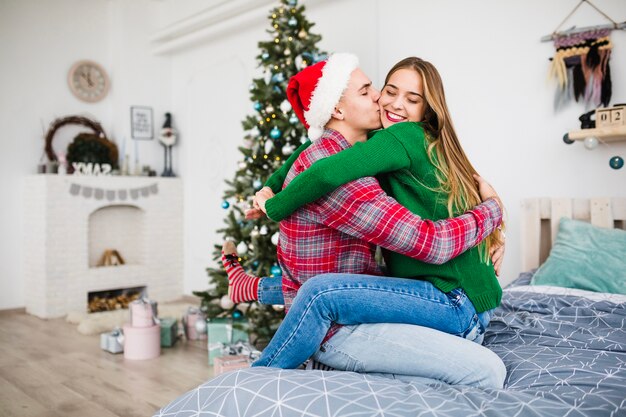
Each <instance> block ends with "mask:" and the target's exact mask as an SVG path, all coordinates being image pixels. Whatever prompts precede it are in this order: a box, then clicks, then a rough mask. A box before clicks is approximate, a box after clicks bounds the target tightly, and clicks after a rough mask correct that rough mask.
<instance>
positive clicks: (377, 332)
mask: <svg viewBox="0 0 626 417" xmlns="http://www.w3.org/2000/svg"><path fill="white" fill-rule="evenodd" d="M313 359H315V360H316V361H318V362H321V363H323V364H325V365H328V366H331V367H333V368H335V369H339V370H344V371H354V372H361V373H363V372H367V373H370V374H377V375H380V376H384V377H388V378H393V379H399V380H402V381H405V382H425V383H429V384H432V383H439V382H444V383H447V384H450V385H472V386H475V387H479V388H498V389H499V388H502V386H503V384H504V379H505V377H506V367H505V366H504V363H503V362H502V359H500V357H499V356H498V355H496V354H495V353H493V352H492V351H491V350H489V349H487V348H485V347H483V346H481V345H480V344H478V343H474V342H471V341H469V340H467V339H462V338H460V337H457V336H453V335H451V334H447V333H443V332H441V331H439V330H434V329H430V328H428V327H422V326H414V325H411V324H399V323H376V324H359V325H355V326H344V327H341V328H340V329H339V330H338V331H337V333H335V335H333V337H332V338H330V340H328V341H326V342H324V344H323V345H322V346H321V347H320V348H319V350H318V351H317V352H316V353H315V354H314V355H313Z"/></svg>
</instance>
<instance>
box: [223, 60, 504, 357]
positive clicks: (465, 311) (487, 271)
mask: <svg viewBox="0 0 626 417" xmlns="http://www.w3.org/2000/svg"><path fill="white" fill-rule="evenodd" d="M379 105H380V109H381V118H382V123H383V127H385V128H386V129H385V130H382V131H379V132H377V133H375V134H374V135H373V136H372V138H370V139H369V140H368V141H367V142H365V143H357V144H355V145H354V146H352V147H351V148H349V149H346V150H344V151H342V152H340V153H338V154H336V155H333V156H331V157H328V158H326V159H323V160H320V161H318V162H316V163H315V164H314V165H313V166H312V167H310V168H309V169H308V170H306V171H305V172H304V173H302V174H300V175H299V176H298V177H297V178H296V179H294V180H293V181H292V182H291V183H290V185H289V186H288V187H286V188H285V189H284V190H282V191H281V192H280V193H278V194H277V195H276V197H274V198H272V199H270V200H267V202H266V199H267V197H269V196H271V194H272V193H271V192H270V191H269V190H268V189H264V190H263V191H262V192H260V193H258V194H257V199H256V202H257V204H258V205H259V207H260V208H263V209H266V210H267V214H268V216H270V218H272V219H274V220H280V219H282V218H284V217H286V216H287V215H289V214H290V213H291V212H293V211H294V210H295V209H297V208H298V207H299V206H301V205H303V204H306V203H308V202H312V201H314V200H316V199H318V198H319V197H321V196H323V195H324V194H326V193H328V192H330V191H332V190H333V189H334V188H336V187H338V186H340V185H342V184H344V183H347V182H350V181H352V180H354V179H357V178H360V177H363V176H372V175H378V179H379V181H380V183H381V185H382V186H383V189H385V191H387V193H388V194H389V195H391V196H393V197H395V198H396V200H398V202H399V203H401V204H402V205H404V206H405V207H407V208H409V209H410V210H411V211H412V212H414V213H415V214H418V215H420V216H422V217H424V218H429V219H433V220H438V219H444V218H448V217H451V216H454V215H458V214H459V213H462V212H464V211H465V210H467V209H469V208H471V207H473V206H475V205H476V204H478V203H480V201H481V198H480V194H479V192H478V190H477V187H476V183H475V180H476V178H475V176H476V171H475V170H474V169H473V167H472V166H471V164H470V163H469V161H468V159H467V157H466V156H465V154H464V152H463V150H462V148H461V146H460V144H459V142H458V138H457V136H456V133H455V131H454V128H453V126H452V123H451V120H450V117H449V113H448V109H447V105H446V102H445V96H444V92H443V86H442V83H441V79H440V76H439V74H438V72H437V70H436V69H435V68H434V66H432V64H430V63H428V62H426V61H423V60H421V59H419V58H407V59H405V60H402V61H400V62H399V63H398V64H396V65H395V66H394V67H393V68H392V69H391V71H390V72H389V74H388V76H387V79H386V80H385V87H384V88H383V91H382V95H381V98H380V100H379ZM299 151H302V148H301V149H300V150H299ZM296 157H297V155H295V156H294V157H292V158H290V161H293V160H295V158H296ZM288 169H289V166H288V165H287V164H285V166H284V167H283V168H282V169H281V170H280V171H279V172H277V173H276V174H275V175H274V176H273V177H272V179H271V180H270V181H268V184H269V185H271V188H272V189H273V191H276V192H278V191H280V187H281V186H282V183H283V181H284V176H285V174H286V172H287V171H288ZM500 245H501V242H500V241H499V239H498V237H497V236H493V235H492V236H490V237H489V238H488V239H487V240H486V241H485V242H483V244H481V245H479V246H477V247H475V248H473V249H470V250H469V251H467V252H465V253H464V254H462V255H460V256H459V257H457V258H455V259H453V260H451V261H449V262H446V263H445V264H442V265H430V264H426V263H423V262H420V261H417V260H415V259H411V258H408V257H406V256H403V255H400V254H397V253H393V252H385V253H384V254H385V260H386V263H387V267H388V270H389V273H390V275H391V276H394V277H406V278H411V279H397V280H395V279H394V280H389V279H388V278H385V277H374V276H364V275H352V276H346V274H341V277H338V276H336V275H337V274H325V275H321V276H318V277H315V279H311V280H309V281H307V282H306V283H305V285H303V286H302V288H301V289H300V291H299V293H298V296H297V297H296V299H295V300H294V303H293V305H292V307H291V310H290V312H289V313H288V315H287V317H286V318H285V321H284V322H283V325H281V328H280V329H279V331H278V332H277V334H276V335H275V336H274V339H273V340H272V342H271V343H270V345H269V346H268V347H267V348H266V349H265V350H264V352H263V355H262V357H261V358H260V359H259V361H257V362H256V363H255V366H279V367H293V366H297V364H299V363H301V362H302V361H303V360H305V359H306V358H308V357H309V356H310V355H311V354H313V353H314V352H315V351H316V350H317V348H318V347H319V344H320V342H321V341H322V339H323V338H324V335H325V334H326V331H327V330H328V328H329V327H330V325H331V323H332V322H336V323H340V324H348V325H350V324H356V323H372V322H390V323H408V324H417V325H421V326H427V327H432V328H434V329H438V330H442V331H444V332H448V333H451V334H455V335H458V336H461V337H463V338H467V339H469V340H473V341H476V342H479V343H480V342H481V341H482V334H483V333H484V331H485V329H486V327H487V325H488V322H489V320H490V317H491V311H492V310H493V309H494V308H495V307H496V306H497V305H498V304H499V302H500V297H501V288H500V286H499V284H498V282H497V278H496V276H495V273H494V265H493V264H492V263H490V260H489V255H495V260H494V263H495V264H496V267H499V263H500V262H501V256H502V251H501V250H500V251H497V252H496V253H494V252H495V249H496V248H498V247H499V246H500ZM224 249H225V251H224V252H225V253H226V254H230V255H231V256H228V255H225V256H224V258H223V259H224V261H225V263H226V265H227V270H229V271H228V272H229V276H231V277H232V279H233V281H232V283H233V287H234V289H235V293H241V291H239V290H240V289H241V288H244V287H245V286H246V285H247V286H248V289H251V288H256V291H257V292H258V293H259V295H261V294H262V293H263V292H264V291H263V288H265V285H266V284H267V283H268V282H270V281H269V280H267V279H263V280H261V285H260V286H258V283H259V281H258V279H256V280H257V281H256V285H257V286H256V287H255V286H254V285H251V281H250V280H249V278H250V277H247V276H245V275H244V273H243V270H241V267H240V266H239V265H238V264H236V263H235V262H234V259H235V258H234V257H235V256H236V255H232V252H233V250H232V247H225V248H224ZM242 283H245V284H242ZM238 284H239V285H238ZM383 287H385V288H384V291H382V290H381V289H382V288H383ZM252 292H254V291H252ZM248 296H250V294H248ZM273 301H276V300H273ZM294 364H295V365H294Z"/></svg>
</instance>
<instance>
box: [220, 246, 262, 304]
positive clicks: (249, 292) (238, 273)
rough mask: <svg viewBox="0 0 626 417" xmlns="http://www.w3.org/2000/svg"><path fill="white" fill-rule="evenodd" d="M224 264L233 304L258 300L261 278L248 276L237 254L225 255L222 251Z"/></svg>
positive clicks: (229, 294)
mask: <svg viewBox="0 0 626 417" xmlns="http://www.w3.org/2000/svg"><path fill="white" fill-rule="evenodd" d="M222 264H223V265H224V268H225V269H226V273H227V274H228V296H229V297H230V299H231V300H233V303H235V304H237V303H243V302H245V301H255V300H258V295H257V291H258V288H259V281H260V280H261V278H259V277H255V276H254V275H248V274H246V272H245V271H244V270H243V267H242V266H241V264H240V263H239V256H237V254H236V253H229V254H225V253H224V251H222Z"/></svg>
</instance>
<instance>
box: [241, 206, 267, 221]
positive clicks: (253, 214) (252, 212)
mask: <svg viewBox="0 0 626 417" xmlns="http://www.w3.org/2000/svg"><path fill="white" fill-rule="evenodd" d="M244 216H245V218H246V220H258V219H260V218H261V217H263V216H265V213H263V211H261V210H259V209H256V208H251V209H247V210H246V211H244Z"/></svg>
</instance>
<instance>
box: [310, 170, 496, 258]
mask: <svg viewBox="0 0 626 417" xmlns="http://www.w3.org/2000/svg"><path fill="white" fill-rule="evenodd" d="M313 204H314V206H315V210H316V211H317V213H318V215H319V216H320V219H319V221H321V222H322V223H323V224H325V225H327V226H328V227H332V228H334V229H337V230H339V231H341V232H343V233H346V234H349V235H351V236H354V237H357V238H359V239H363V240H366V241H368V242H371V243H374V244H377V245H380V246H382V247H384V248H387V249H389V250H391V251H394V252H397V253H402V254H404V255H407V256H410V257H412V258H415V259H418V260H420V261H423V262H427V263H431V264H443V263H445V262H447V261H449V260H450V259H453V258H454V257H456V256H458V255H460V254H461V253H463V252H465V251H466V250H467V249H470V248H472V247H474V246H475V245H476V244H478V243H479V242H480V241H482V240H483V239H484V238H485V237H487V236H488V235H489V234H491V233H492V232H493V231H494V230H495V229H496V228H497V227H498V226H499V225H500V223H501V222H502V209H501V207H500V204H499V203H498V202H497V201H496V199H495V198H489V199H488V200H486V201H485V202H484V203H482V204H479V205H478V206H476V207H474V208H473V209H472V210H469V211H467V212H466V213H464V214H463V215H461V216H458V217H454V218H451V219H446V220H438V221H432V220H427V219H422V218H421V217H420V216H417V215H415V214H413V213H411V212H410V211H409V210H408V209H407V208H405V207H403V206H402V205H400V204H399V203H398V202H397V201H396V200H394V199H393V198H391V197H389V196H388V195H387V194H385V193H384V192H383V190H382V189H381V188H380V185H379V184H378V182H377V181H376V180H375V179H374V178H372V177H367V178H360V179H358V180H356V181H352V182H350V183H348V184H345V185H343V186H341V187H339V188H338V189H336V190H335V191H334V192H333V193H331V194H329V195H328V196H326V197H323V198H321V199H320V200H317V201H316V202H315V203H313Z"/></svg>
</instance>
